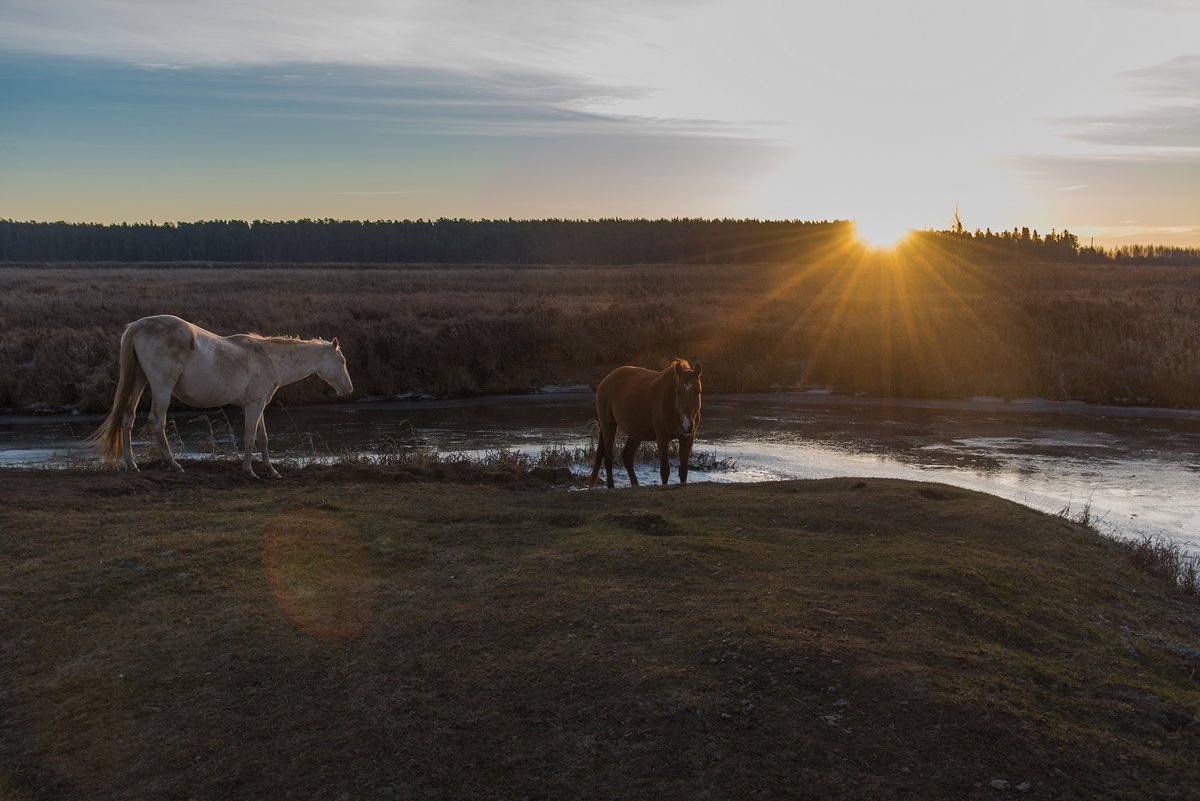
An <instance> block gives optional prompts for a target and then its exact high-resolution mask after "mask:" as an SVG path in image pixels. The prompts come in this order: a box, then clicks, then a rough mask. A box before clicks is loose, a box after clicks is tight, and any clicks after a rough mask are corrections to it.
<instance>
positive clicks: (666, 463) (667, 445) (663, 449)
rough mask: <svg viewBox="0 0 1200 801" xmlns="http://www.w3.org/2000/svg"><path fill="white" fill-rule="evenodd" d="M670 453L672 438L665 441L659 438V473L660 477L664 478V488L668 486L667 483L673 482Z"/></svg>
mask: <svg viewBox="0 0 1200 801" xmlns="http://www.w3.org/2000/svg"><path fill="white" fill-rule="evenodd" d="M670 452H671V440H670V438H668V439H663V438H662V437H659V438H658V472H659V475H661V476H662V483H663V486H664V487H665V486H667V483H668V482H669V481H670V480H671V461H670V458H669V456H670Z"/></svg>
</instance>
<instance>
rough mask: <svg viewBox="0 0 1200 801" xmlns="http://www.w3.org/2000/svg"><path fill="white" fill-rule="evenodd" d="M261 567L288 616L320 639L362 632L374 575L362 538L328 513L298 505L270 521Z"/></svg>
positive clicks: (371, 601) (370, 608)
mask: <svg viewBox="0 0 1200 801" xmlns="http://www.w3.org/2000/svg"><path fill="white" fill-rule="evenodd" d="M262 555H263V568H264V570H265V571H266V574H267V581H268V582H269V583H270V585H271V592H272V594H273V595H274V596H275V602H276V604H278V606H279V608H280V610H281V611H282V612H283V613H284V614H285V615H286V616H287V618H288V619H289V620H291V621H292V622H293V623H295V624H296V625H297V626H299V627H300V628H302V629H304V630H305V631H307V632H308V633H310V634H312V635H314V636H316V637H319V638H320V639H322V640H330V641H336V640H345V639H350V638H352V637H355V636H357V635H358V634H361V633H362V631H363V629H365V628H366V627H367V624H368V623H369V622H370V620H371V616H372V614H373V612H374V606H375V577H374V575H373V573H372V571H371V563H370V560H369V558H368V556H367V552H366V549H365V548H364V547H363V545H362V543H361V542H359V540H358V539H357V538H356V537H355V536H354V535H353V534H351V533H350V532H348V531H346V530H345V529H344V527H343V526H342V525H340V524H339V523H338V521H337V520H336V519H334V518H333V517H331V516H330V515H328V514H325V513H322V512H318V511H315V510H311V511H308V510H306V511H296V512H289V513H287V514H283V515H280V516H278V517H275V518H273V519H271V520H270V521H268V523H267V531H266V534H265V536H264V537H263V545H262Z"/></svg>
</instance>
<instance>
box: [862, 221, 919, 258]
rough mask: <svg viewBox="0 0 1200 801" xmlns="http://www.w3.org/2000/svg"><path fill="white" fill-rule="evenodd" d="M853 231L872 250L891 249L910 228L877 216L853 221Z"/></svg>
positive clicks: (902, 239) (903, 238) (907, 233)
mask: <svg viewBox="0 0 1200 801" xmlns="http://www.w3.org/2000/svg"><path fill="white" fill-rule="evenodd" d="M854 231H855V235H856V236H857V237H858V240H859V241H860V242H862V243H863V244H864V245H866V246H867V247H868V248H871V249H872V250H891V249H892V248H894V247H896V246H897V245H899V244H900V243H901V242H903V241H904V240H905V239H907V238H908V235H909V234H910V233H912V228H910V227H909V226H907V225H905V224H904V223H900V222H897V221H896V220H893V219H888V218H885V217H879V218H875V219H864V220H855V221H854Z"/></svg>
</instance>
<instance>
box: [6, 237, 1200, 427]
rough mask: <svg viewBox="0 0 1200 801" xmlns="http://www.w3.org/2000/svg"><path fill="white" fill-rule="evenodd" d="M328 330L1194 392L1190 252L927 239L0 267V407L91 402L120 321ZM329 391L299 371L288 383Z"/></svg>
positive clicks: (1107, 394)
mask: <svg viewBox="0 0 1200 801" xmlns="http://www.w3.org/2000/svg"><path fill="white" fill-rule="evenodd" d="M161 313H172V314H177V315H179V316H181V317H185V318H187V319H190V320H192V321H194V322H196V323H198V324H200V325H202V326H204V327H206V328H209V329H211V330H214V331H217V332H221V333H233V332H239V331H248V330H251V331H258V332H260V333H268V334H294V335H298V336H302V337H312V336H322V337H326V338H330V337H333V336H337V337H338V338H339V340H340V342H341V343H342V347H343V349H344V350H345V351H346V353H347V357H348V360H349V364H350V370H351V375H352V377H353V378H354V382H355V388H356V394H358V395H359V396H381V397H389V396H393V395H396V394H399V393H404V392H425V393H431V394H434V395H440V396H467V395H479V394H497V393H514V392H516V393H519V392H527V391H530V390H532V389H535V388H537V387H539V386H542V385H546V384H564V383H578V384H592V385H594V384H595V383H596V382H598V381H599V379H600V378H602V377H603V376H604V375H605V374H606V373H607V372H608V371H609V370H610V369H612V368H613V367H615V366H617V365H620V364H626V363H633V364H643V365H647V366H661V365H664V364H666V363H667V361H668V360H669V359H670V358H672V357H674V356H683V357H686V358H690V359H693V360H695V359H700V360H702V361H703V363H704V366H705V373H704V376H705V388H706V389H707V390H709V391H734V392H749V391H763V390H772V389H779V388H802V387H811V386H822V387H829V388H831V389H833V390H834V391H837V392H845V393H863V394H868V395H875V396H892V397H910V398H954V397H970V396H978V395H986V396H997V397H1040V398H1047V399H1081V400H1085V401H1091V402H1118V403H1137V404H1144V405H1158V406H1170V407H1197V406H1200V271H1197V270H1195V269H1190V268H1181V267H1150V266H1114V265H1078V264H1017V265H1008V266H1002V267H996V266H989V267H984V266H979V265H972V264H970V263H967V262H964V261H962V260H957V259H952V258H948V257H947V258H940V257H937V255H936V254H933V255H931V256H928V257H926V258H917V257H909V258H906V259H905V260H903V261H898V260H896V259H884V258H876V259H863V258H858V259H856V260H855V259H846V260H838V259H837V258H832V257H831V258H830V259H828V260H824V261H820V262H816V263H811V264H782V265H781V264H773V265H726V266H720V265H686V266H681V265H646V266H624V267H591V266H559V267H545V266H542V267H538V266H534V267H530V266H520V267H518V266H496V265H486V266H436V265H397V266H354V265H325V266H315V267H314V266H299V265H272V266H261V265H253V266H251V265H232V266H230V265H220V266H211V265H196V264H188V265H129V264H97V265H15V264H10V265H6V266H3V267H0V331H3V333H4V336H3V337H2V338H0V408H7V409H10V410H22V409H31V408H38V407H39V406H40V407H41V408H50V409H54V408H59V407H70V408H74V409H78V410H80V411H84V412H98V411H102V410H104V409H105V408H107V406H108V404H109V402H110V401H111V394H112V390H113V386H114V383H115V377H116V356H117V341H118V339H119V337H120V332H121V330H122V328H123V327H124V326H125V325H126V324H127V323H129V322H130V321H132V320H135V319H137V318H139V317H142V316H145V315H149V314H161ZM329 397H330V392H329V390H328V388H326V387H325V386H324V385H322V384H321V383H320V382H318V381H312V380H310V381H305V382H301V383H300V384H297V385H294V386H292V387H289V388H286V389H285V390H283V391H282V392H281V393H280V399H281V400H283V401H285V402H287V403H292V404H299V403H309V402H317V401H322V400H327V399H328V398H329Z"/></svg>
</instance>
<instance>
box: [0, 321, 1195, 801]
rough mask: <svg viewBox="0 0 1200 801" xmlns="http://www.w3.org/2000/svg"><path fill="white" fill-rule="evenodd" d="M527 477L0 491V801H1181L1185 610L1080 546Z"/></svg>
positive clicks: (1018, 522) (902, 519) (1027, 523)
mask: <svg viewBox="0 0 1200 801" xmlns="http://www.w3.org/2000/svg"><path fill="white" fill-rule="evenodd" d="M125 311H127V312H132V311H133V309H126V310H125ZM542 479H548V482H547V480H538V479H534V478H531V477H529V476H528V475H524V474H519V473H513V472H512V471H505V470H495V469H485V468H471V467H469V466H466V465H457V466H456V465H444V466H441V467H440V468H435V469H432V470H423V469H422V470H409V469H385V468H380V467H374V468H366V467H355V466H344V467H340V468H324V467H311V468H307V469H304V470H299V471H292V472H289V473H288V474H287V475H286V476H285V478H284V479H283V480H282V481H278V482H264V483H252V482H248V481H246V480H244V479H243V478H241V477H240V475H239V471H238V470H237V469H236V466H234V465H228V464H220V463H194V464H190V465H189V466H188V472H187V473H186V474H185V475H183V476H177V475H172V474H167V473H165V472H163V471H161V469H149V470H147V471H145V472H143V473H140V474H133V475H131V474H125V473H113V472H95V471H91V472H71V471H15V470H7V471H0V498H3V502H0V532H2V534H0V536H2V538H3V542H2V543H0V551H2V552H3V554H4V556H3V558H0V732H2V734H0V798H3V799H5V801H42V800H43V799H46V800H48V799H65V798H88V799H150V798H153V799H198V800H203V799H214V800H216V799H220V800H221V801H227V800H229V799H260V800H261V799H300V798H303V799H390V798H394V799H506V800H507V799H511V800H513V801H515V800H516V799H578V798H646V799H650V798H653V799H688V800H689V801H691V800H693V799H714V800H716V799H732V798H787V799H834V800H835V801H836V799H847V800H850V799H863V798H871V799H923V801H936V800H937V799H947V800H949V799H954V800H955V801H963V799H995V798H1005V797H1019V798H1030V799H1080V800H1081V801H1083V800H1085V799H1086V801H1094V800H1095V799H1143V800H1151V801H1153V800H1154V799H1186V798H1195V797H1196V792H1197V788H1198V787H1200V760H1197V753H1198V747H1200V717H1198V716H1200V685H1198V683H1197V675H1198V674H1197V671H1198V670H1200V607H1198V606H1197V605H1196V602H1195V601H1194V600H1189V599H1187V598H1185V597H1183V596H1182V595H1179V594H1177V593H1175V592H1173V591H1171V590H1170V589H1168V588H1166V587H1164V586H1163V585H1162V584H1160V583H1159V582H1157V581H1155V580H1153V579H1150V578H1148V577H1147V576H1146V575H1145V574H1143V573H1141V572H1139V571H1137V570H1136V569H1134V568H1133V567H1132V566H1130V564H1129V563H1128V561H1127V560H1126V559H1124V558H1123V556H1122V554H1121V552H1120V551H1119V549H1118V548H1117V546H1116V545H1115V544H1114V543H1112V542H1111V541H1108V540H1105V539H1103V538H1101V537H1099V536H1097V535H1096V534H1095V533H1093V532H1092V531H1090V530H1089V529H1086V528H1084V527H1082V526H1080V525H1078V524H1076V523H1072V522H1070V521H1067V520H1064V519H1061V518H1059V517H1054V516H1049V515H1044V514H1040V513H1037V512H1034V511H1031V510H1030V509H1028V508H1025V507H1022V506H1018V505H1016V504H1013V503H1009V502H1006V501H1002V500H1000V499H997V498H995V497H991V496H987V495H982V494H977V493H972V492H969V491H965V490H960V489H953V488H949V487H944V486H938V485H930V484H915V483H908V482H901V481H886V480H864V481H856V480H854V479H838V480H826V481H809V482H780V483H769V484H761V485H718V484H698V485H692V486H687V487H682V488H680V487H677V486H676V487H671V488H670V489H667V490H663V489H661V488H653V487H647V488H641V489H636V490H620V491H611V492H610V491H593V492H569V491H567V490H566V489H565V488H563V487H562V486H554V484H555V483H558V482H562V481H563V480H565V479H566V476H565V475H563V474H561V473H548V474H544V475H543V476H542ZM997 788H1000V789H997Z"/></svg>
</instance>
